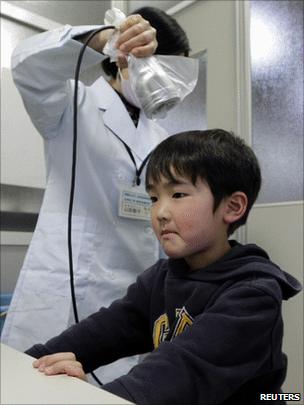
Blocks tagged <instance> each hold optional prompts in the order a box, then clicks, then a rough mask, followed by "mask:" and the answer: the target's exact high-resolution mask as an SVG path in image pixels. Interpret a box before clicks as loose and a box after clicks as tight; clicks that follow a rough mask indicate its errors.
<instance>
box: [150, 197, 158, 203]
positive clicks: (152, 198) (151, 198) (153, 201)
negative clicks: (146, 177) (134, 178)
mask: <svg viewBox="0 0 304 405" xmlns="http://www.w3.org/2000/svg"><path fill="white" fill-rule="evenodd" d="M150 200H151V203H152V204H153V203H155V202H156V201H157V197H153V196H152V195H151V196H150Z"/></svg>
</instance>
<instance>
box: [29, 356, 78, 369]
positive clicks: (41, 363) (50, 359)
mask: <svg viewBox="0 0 304 405" xmlns="http://www.w3.org/2000/svg"><path fill="white" fill-rule="evenodd" d="M62 360H76V357H75V354H74V353H71V352H60V353H55V354H50V355H47V356H43V357H40V358H39V359H37V360H35V361H34V362H33V367H35V368H38V369H39V371H43V370H44V369H45V368H46V367H48V366H51V365H52V364H54V363H56V362H58V361H62Z"/></svg>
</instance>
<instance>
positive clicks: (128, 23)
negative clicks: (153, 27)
mask: <svg viewBox="0 0 304 405" xmlns="http://www.w3.org/2000/svg"><path fill="white" fill-rule="evenodd" d="M141 23H142V25H143V26H144V27H145V29H146V28H147V27H148V26H150V23H149V21H147V20H145V19H144V18H143V17H142V16H141V15H140V14H132V15H130V16H128V17H127V18H126V19H125V20H124V21H123V22H122V23H121V24H120V26H119V30H120V32H121V33H124V32H126V31H128V29H129V28H131V27H134V26H136V25H138V24H141Z"/></svg>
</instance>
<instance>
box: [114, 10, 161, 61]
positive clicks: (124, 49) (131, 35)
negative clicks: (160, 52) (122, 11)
mask: <svg viewBox="0 0 304 405" xmlns="http://www.w3.org/2000/svg"><path fill="white" fill-rule="evenodd" d="M119 31H120V35H119V38H118V41H117V43H116V47H117V49H118V50H119V51H120V52H121V53H120V55H119V56H118V66H119V67H120V68H123V67H126V66H127V62H126V57H125V55H126V54H128V53H131V54H132V55H134V56H136V57H137V58H145V57H148V56H151V55H153V54H154V52H155V50H156V48H157V45H158V44H157V40H156V29H155V28H153V27H151V25H150V23H149V21H147V20H145V19H144V18H143V17H142V16H141V15H139V14H133V15H130V16H129V17H127V18H126V20H125V21H123V22H122V24H121V25H120V27H119Z"/></svg>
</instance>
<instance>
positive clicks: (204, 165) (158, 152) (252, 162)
mask: <svg viewBox="0 0 304 405" xmlns="http://www.w3.org/2000/svg"><path fill="white" fill-rule="evenodd" d="M173 173H175V174H176V175H180V176H183V177H186V178H188V179H190V180H191V182H192V184H194V185H195V183H196V180H197V179H198V178H201V179H203V180H205V181H207V183H208V185H209V187H210V190H211V192H212V194H213V197H214V207H213V211H214V212H215V211H216V209H217V207H218V206H219V204H220V202H221V201H222V199H223V198H224V197H226V196H229V195H231V194H232V193H234V192H235V191H242V192H244V193H245V194H246V196H247V198H248V206H247V209H246V212H245V214H244V215H243V217H242V218H240V219H239V220H238V221H236V222H234V223H233V224H230V226H229V228H228V235H231V234H232V233H233V232H234V231H235V230H236V229H237V228H238V227H239V226H241V225H243V224H245V223H246V220H247V217H248V214H249V211H250V209H251V207H252V205H253V203H254V201H255V200H256V198H257V196H258V193H259V190H260V187H261V171H260V167H259V163H258V160H257V158H256V156H255V154H254V152H253V150H252V149H251V148H250V147H249V146H247V145H246V144H245V142H244V141H243V140H242V139H241V138H239V137H237V136H235V135H234V134H233V133H229V132H227V131H224V130H222V129H210V130H205V131H189V132H181V133H179V134H176V135H172V136H170V137H169V138H167V139H165V140H164V141H163V142H161V143H160V144H159V145H158V146H157V147H156V148H155V149H154V151H153V152H152V154H151V156H150V159H149V162H148V165H147V171H146V188H147V189H148V188H149V184H150V183H151V182H155V183H157V182H159V181H160V176H164V177H165V178H167V179H169V180H173V181H174V180H175V179H174V174H173Z"/></svg>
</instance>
